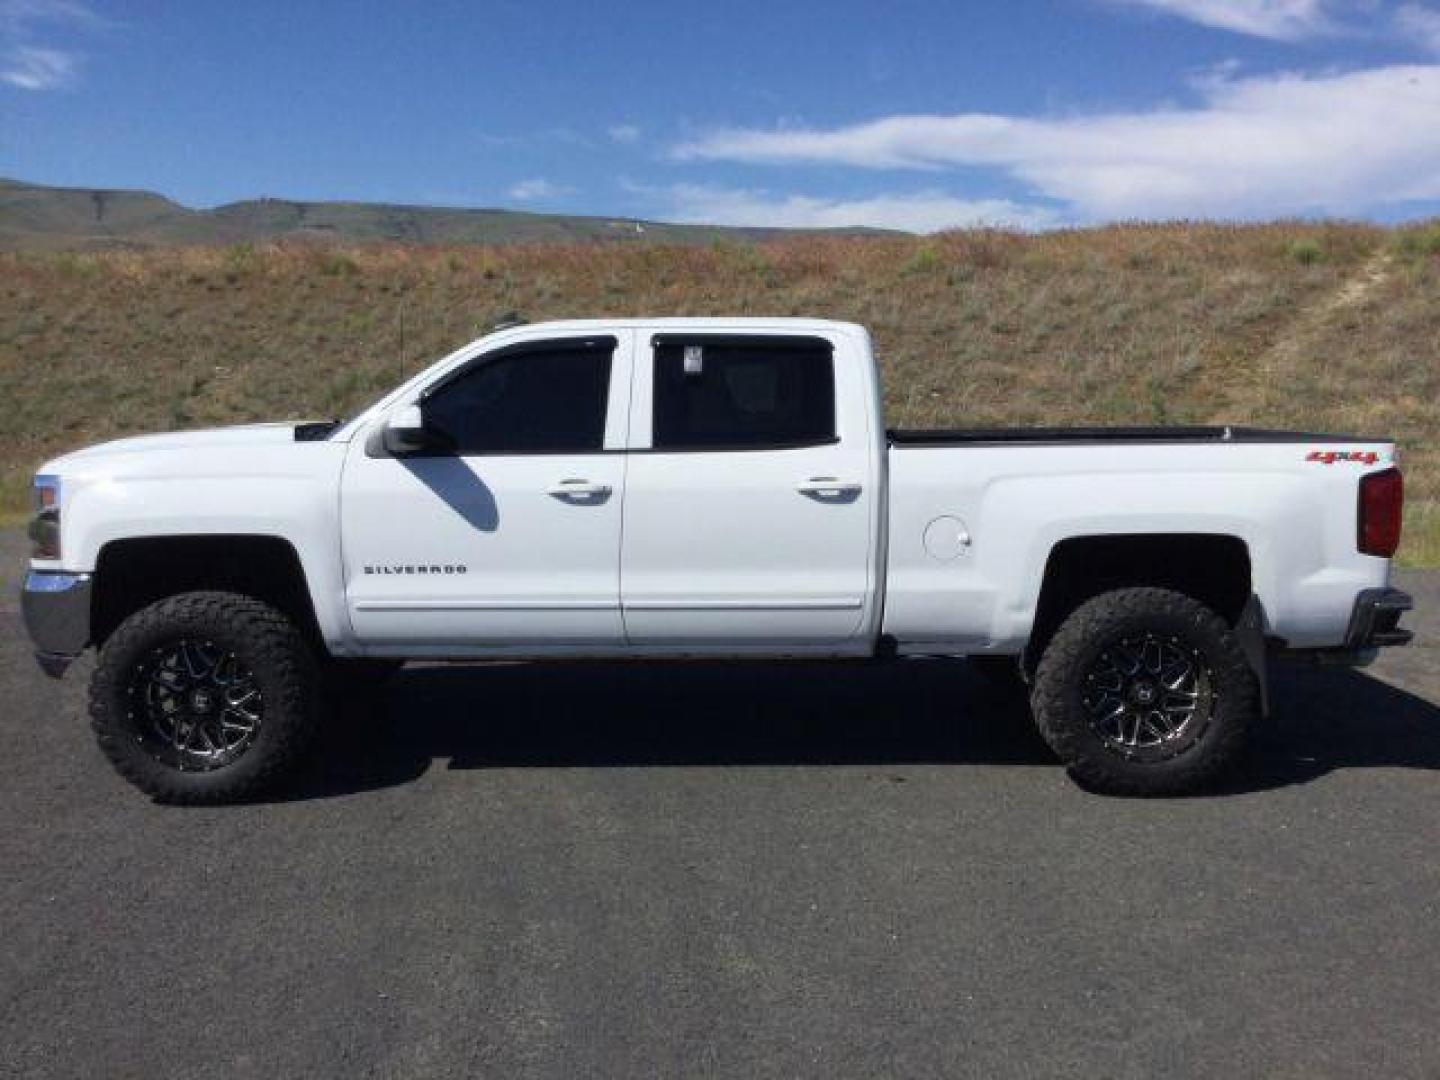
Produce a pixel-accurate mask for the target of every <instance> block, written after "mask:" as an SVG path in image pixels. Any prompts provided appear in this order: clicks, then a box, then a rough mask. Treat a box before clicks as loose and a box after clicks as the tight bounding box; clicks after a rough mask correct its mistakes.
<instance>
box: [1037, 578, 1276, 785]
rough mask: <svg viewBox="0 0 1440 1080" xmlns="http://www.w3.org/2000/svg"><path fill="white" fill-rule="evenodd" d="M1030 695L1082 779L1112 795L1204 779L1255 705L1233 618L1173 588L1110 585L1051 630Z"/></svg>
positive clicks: (1246, 725)
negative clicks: (1113, 587) (1228, 619)
mask: <svg viewBox="0 0 1440 1080" xmlns="http://www.w3.org/2000/svg"><path fill="white" fill-rule="evenodd" d="M1031 705H1032V707H1033V710H1034V713H1035V720H1036V723H1037V724H1038V725H1039V727H1040V732H1041V734H1042V735H1043V736H1044V737H1045V741H1046V742H1048V743H1049V744H1050V747H1051V749H1053V750H1054V751H1055V753H1056V754H1057V755H1058V756H1059V758H1060V760H1061V761H1062V762H1063V763H1064V764H1065V767H1066V768H1067V770H1068V771H1069V772H1070V775H1071V776H1072V777H1074V778H1075V779H1076V780H1077V781H1079V782H1080V783H1081V784H1083V785H1084V786H1086V787H1088V788H1090V789H1092V790H1096V791H1102V792H1107V793H1113V794H1129V795H1161V794H1180V793H1184V792H1190V791H1194V790H1197V789H1199V788H1202V787H1204V786H1205V785H1206V784H1207V783H1209V782H1210V781H1211V780H1213V779H1214V778H1215V776H1216V775H1217V774H1219V773H1220V772H1221V771H1222V770H1223V769H1224V768H1225V767H1226V766H1228V765H1229V764H1231V763H1232V762H1233V761H1234V760H1235V758H1236V757H1237V756H1238V755H1239V754H1240V752H1241V751H1242V749H1243V748H1244V744H1245V740H1246V737H1247V735H1248V734H1249V732H1250V730H1251V728H1252V727H1253V726H1254V724H1255V722H1256V721H1257V719H1258V717H1259V714H1260V692H1259V684H1258V682H1257V680H1256V678H1255V673H1254V672H1253V671H1252V670H1251V668H1250V665H1249V663H1248V662H1247V660H1246V659H1245V654H1244V651H1243V650H1242V649H1241V646H1240V642H1239V641H1238V640H1237V638H1236V637H1235V634H1234V632H1233V630H1232V629H1231V628H1230V626H1229V624H1228V623H1226V622H1225V620H1224V619H1222V618H1221V617H1220V616H1219V615H1217V614H1216V613H1215V612H1214V611H1212V610H1211V609H1210V608H1208V607H1206V606H1205V605H1204V604H1202V603H1200V602H1199V601H1197V600H1194V599H1192V598H1191V597H1189V596H1185V595H1183V594H1181V593H1178V592H1173V591H1171V590H1169V589H1153V588H1135V589H1119V590H1116V591H1114V592H1108V593H1104V594H1102V595H1100V596H1097V597H1095V598H1093V599H1091V600H1089V601H1087V602H1086V603H1084V604H1082V605H1080V607H1078V608H1076V609H1075V611H1074V612H1072V613H1071V614H1070V616H1069V618H1067V619H1066V620H1065V622H1064V623H1063V624H1061V626H1060V629H1059V630H1058V631H1056V633H1055V636H1054V637H1053V638H1051V639H1050V643H1049V645H1048V646H1047V647H1046V649H1045V654H1044V656H1042V657H1041V660H1040V666H1039V668H1038V669H1037V671H1036V674H1035V683H1034V689H1033V692H1032V695H1031Z"/></svg>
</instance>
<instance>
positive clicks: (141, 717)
mask: <svg viewBox="0 0 1440 1080" xmlns="http://www.w3.org/2000/svg"><path fill="white" fill-rule="evenodd" d="M126 693H127V697H128V699H129V718H130V722H131V725H132V728H133V730H134V732H135V737H136V740H137V741H138V742H139V743H140V744H141V746H143V747H144V748H145V750H146V752H147V753H149V754H150V756H151V757H153V758H154V759H155V760H157V761H159V762H161V763H162V764H165V765H168V766H170V767H171V768H173V769H176V770H177V771H180V772H210V771H213V770H215V769H220V768H224V767H225V766H227V765H230V764H231V763H233V762H234V761H235V760H237V759H238V758H240V757H241V756H243V755H244V754H245V753H246V752H247V751H248V750H249V749H250V748H251V747H252V746H253V745H254V744H255V740H256V738H258V736H259V733H260V730H261V728H262V726H263V723H264V716H265V697H264V694H263V693H262V691H261V689H260V685H259V681H258V679H257V678H256V676H255V673H254V671H253V669H252V668H251V667H250V666H249V665H248V664H246V663H244V661H242V660H241V659H240V657H239V656H238V655H237V653H236V652H235V651H234V650H233V649H228V648H226V647H225V646H222V645H218V644H216V642H215V641H214V640H213V639H211V638H208V637H178V638H172V639H170V640H168V641H165V642H163V643H161V644H159V645H157V646H155V647H154V648H152V649H151V650H150V651H149V652H148V653H147V654H146V655H145V656H144V657H143V658H142V659H141V660H139V661H138V662H136V663H135V664H134V665H133V667H132V668H131V674H130V680H129V685H128V686H127V690H126Z"/></svg>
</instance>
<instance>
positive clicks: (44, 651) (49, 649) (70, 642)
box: [20, 570, 90, 679]
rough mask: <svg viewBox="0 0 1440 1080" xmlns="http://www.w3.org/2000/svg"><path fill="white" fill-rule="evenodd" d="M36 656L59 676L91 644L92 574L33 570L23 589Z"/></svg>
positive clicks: (23, 608)
mask: <svg viewBox="0 0 1440 1080" xmlns="http://www.w3.org/2000/svg"><path fill="white" fill-rule="evenodd" d="M20 610H21V612H23V614H24V616H25V629H26V630H27V631H29V633H30V640H31V641H32V642H33V643H34V645H35V659H36V660H37V661H38V662H39V664H40V667H41V669H42V670H44V672H45V674H46V675H49V676H50V677H51V678H54V679H58V678H59V677H60V676H61V675H63V674H65V669H66V668H68V667H69V666H70V665H71V663H72V662H73V661H74V660H75V658H76V657H77V656H79V655H80V653H81V652H83V651H84V649H85V646H86V645H88V644H90V575H89V574H70V573H64V572H60V571H48V570H32V571H30V573H29V574H27V575H26V577H25V586H24V588H23V589H21V591H20Z"/></svg>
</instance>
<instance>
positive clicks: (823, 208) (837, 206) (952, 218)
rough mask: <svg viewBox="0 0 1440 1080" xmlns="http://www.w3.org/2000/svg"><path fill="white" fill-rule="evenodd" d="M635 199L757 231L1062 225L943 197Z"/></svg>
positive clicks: (1009, 206) (679, 214) (689, 188)
mask: <svg viewBox="0 0 1440 1080" xmlns="http://www.w3.org/2000/svg"><path fill="white" fill-rule="evenodd" d="M625 187H626V188H627V189H628V190H629V191H631V192H632V193H635V194H638V195H643V196H645V197H647V198H649V199H651V200H654V201H657V202H658V203H659V205H660V207H661V209H659V210H658V211H657V212H656V213H655V214H654V215H653V216H655V217H659V218H664V219H668V220H672V221H684V222H691V223H695V224H704V225H744V226H749V227H752V228H784V229H841V228H860V227H864V228H872V229H898V230H901V231H904V232H917V233H930V232H939V231H940V230H942V229H959V228H966V227H974V226H982V225H984V226H994V227H996V228H1014V229H1035V228H1043V227H1045V226H1047V225H1054V224H1057V221H1056V218H1055V215H1054V214H1053V213H1052V212H1051V211H1049V210H1048V209H1046V208H1045V207H1040V206H1025V205H1022V204H1019V203H1014V202H1010V201H1008V200H1006V199H957V198H954V197H953V196H950V195H947V194H945V193H944V192H939V191H920V192H914V193H906V194H885V195H875V196H870V197H866V198H857V199H821V198H815V197H813V196H809V195H784V194H776V193H774V192H769V191H760V190H750V189H743V188H725V187H715V186H711V185H708V184H673V185H670V186H667V187H645V186H641V185H636V184H626V185H625Z"/></svg>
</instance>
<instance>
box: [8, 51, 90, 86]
mask: <svg viewBox="0 0 1440 1080" xmlns="http://www.w3.org/2000/svg"><path fill="white" fill-rule="evenodd" d="M78 66H79V58H78V57H76V56H74V55H73V54H71V53H68V52H64V51H62V50H60V49H42V48H40V47H39V46H37V45H17V46H15V47H14V48H11V49H7V50H6V52H5V57H4V60H3V61H0V82H6V83H9V84H10V85H11V86H16V87H19V88H20V89H21V90H55V89H58V88H59V87H62V86H69V85H70V84H71V83H72V82H74V80H75V72H76V69H77V68H78Z"/></svg>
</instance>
